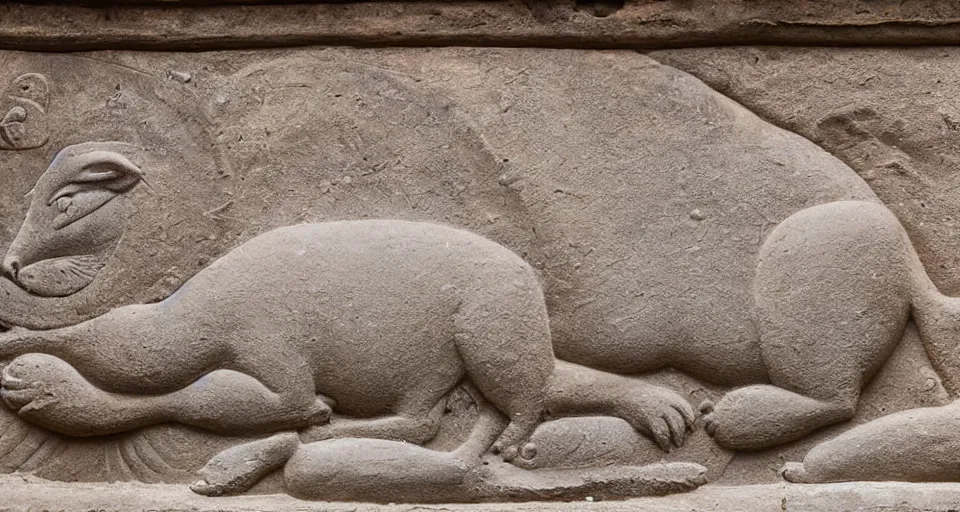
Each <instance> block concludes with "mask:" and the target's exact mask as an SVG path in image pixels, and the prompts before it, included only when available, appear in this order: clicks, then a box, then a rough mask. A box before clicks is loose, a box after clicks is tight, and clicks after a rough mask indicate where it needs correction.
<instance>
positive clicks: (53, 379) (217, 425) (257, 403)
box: [0, 354, 331, 436]
mask: <svg viewBox="0 0 960 512" xmlns="http://www.w3.org/2000/svg"><path fill="white" fill-rule="evenodd" d="M0 397H2V399H3V401H4V403H5V404H6V405H7V406H8V407H10V408H11V409H12V410H13V411H15V412H17V413H18V414H19V415H20V417H22V418H23V419H25V420H26V421H29V422H31V423H34V424H36V425H39V426H41V427H44V428H47V429H49V430H52V431H54V432H58V433H61V434H65V435H70V436H95V435H106V434H113V433H117V432H126V431H129V430H133V429H136V428H140V427H145V426H148V425H154V424H158V423H166V422H179V423H183V424H187V425H191V426H194V427H199V428H204V429H207V430H212V431H215V432H219V433H223V434H232V435H238V434H261V433H269V432H276V431H280V430H285V429H291V428H303V427H306V426H308V425H315V424H322V423H324V422H326V421H328V420H329V417H330V414H331V409H330V407H329V406H328V405H327V404H326V403H324V401H322V400H318V399H317V398H316V396H315V395H313V394H312V392H310V391H307V392H306V393H303V394H302V396H301V394H299V393H297V394H295V393H288V394H277V393H274V392H272V391H271V390H269V389H267V388H266V387H265V386H264V385H263V384H261V383H260V382H259V381H258V380H256V379H254V378H253V377H250V376H248V375H245V374H242V373H239V372H234V371H229V370H217V371H215V372H212V373H209V374H207V375H205V376H203V377H202V378H200V379H199V380H197V381H196V382H194V383H193V384H191V385H190V386H188V387H186V388H184V389H181V390H179V391H175V392H173V393H168V394H162V395H124V394H118V393H109V392H106V391H103V390H102V389H99V388H98V387H96V386H94V385H93V384H91V383H90V382H89V381H87V379H85V378H84V377H83V376H82V375H81V374H80V373H79V372H78V371H77V370H76V369H75V368H73V367H72V366H70V365H69V364H68V363H67V362H66V361H64V360H62V359H59V358H57V357H54V356H51V355H46V354H26V355H24V356H20V357H18V358H16V359H15V360H13V361H12V362H11V363H10V364H9V365H8V366H7V367H6V368H5V369H4V370H3V373H2V376H0Z"/></svg>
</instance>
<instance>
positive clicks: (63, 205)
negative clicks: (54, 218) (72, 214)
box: [57, 196, 73, 213]
mask: <svg viewBox="0 0 960 512" xmlns="http://www.w3.org/2000/svg"><path fill="white" fill-rule="evenodd" d="M71 204H73V198H72V197H70V196H62V197H58V198H57V209H58V210H60V212H61V213H67V210H68V209H69V208H70V205H71Z"/></svg>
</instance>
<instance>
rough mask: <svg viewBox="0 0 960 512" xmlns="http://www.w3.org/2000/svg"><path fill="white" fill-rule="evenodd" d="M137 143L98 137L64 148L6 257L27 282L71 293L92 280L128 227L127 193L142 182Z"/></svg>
mask: <svg viewBox="0 0 960 512" xmlns="http://www.w3.org/2000/svg"><path fill="white" fill-rule="evenodd" d="M136 153H137V150H136V148H134V147H133V146H131V145H129V144H124V143H120V142H90V143H84V144H77V145H74V146H69V147H67V148H65V149H64V150H62V151H60V153H59V154H58V155H57V157H56V158H55V159H54V160H53V162H52V163H51V164H50V167H49V168H47V171H46V172H44V174H43V176H41V177H40V180H39V181H38V182H37V184H36V186H35V187H34V188H33V190H31V191H30V193H29V194H27V197H28V198H29V200H30V209H29V211H28V213H27V216H26V219H25V220H24V222H23V224H22V225H21V227H20V231H19V233H18V234H17V237H16V238H15V239H14V241H13V243H12V244H11V245H10V248H9V250H8V251H7V254H6V256H5V257H4V260H3V271H4V273H5V274H6V275H7V276H8V277H9V278H10V279H12V280H13V281H14V282H16V283H17V284H18V285H19V286H20V287H22V288H23V289H25V290H27V291H29V292H31V293H33V294H36V295H41V296H45V297H64V296H67V295H71V294H74V293H76V292H78V291H80V290H82V289H83V288H85V287H86V286H87V285H89V284H90V283H91V282H92V281H93V280H94V279H95V278H96V276H97V274H98V273H99V272H100V269H102V268H103V267H104V265H105V264H106V261H107V259H108V258H109V257H110V256H111V254H112V253H113V251H114V249H115V248H116V246H117V242H118V241H119V240H120V237H121V235H122V234H123V230H124V225H125V222H124V221H125V219H124V207H123V195H124V194H125V193H126V192H128V191H129V190H131V189H132V188H133V187H135V186H136V185H137V183H139V182H140V180H141V179H142V176H143V172H142V171H141V170H140V168H139V167H138V166H137V165H136V164H134V163H133V161H132V159H135V158H136Z"/></svg>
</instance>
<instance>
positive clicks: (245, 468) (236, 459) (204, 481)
mask: <svg viewBox="0 0 960 512" xmlns="http://www.w3.org/2000/svg"><path fill="white" fill-rule="evenodd" d="M299 445H300V438H299V437H298V436H297V434H295V433H290V432H287V433H283V434H277V435H274V436H271V437H268V438H266V439H260V440H257V441H252V442H249V443H245V444H241V445H239V446H234V447H232V448H229V449H227V450H224V451H222V452H220V453H219V454H217V455H216V456H214V457H213V458H212V459H210V462H207V464H206V465H205V466H204V467H203V469H201V470H200V471H199V472H198V473H199V475H200V478H201V480H198V481H197V482H195V483H194V484H193V485H191V486H190V490H192V491H193V492H195V493H197V494H202V495H204V496H225V495H235V494H241V493H243V492H246V491H248V490H249V489H250V488H251V487H253V486H254V485H256V483H257V482H259V481H260V480H261V479H262V478H263V477H265V476H267V475H268V474H270V473H272V472H273V471H275V470H277V469H279V468H280V467H281V466H283V465H284V464H285V463H286V462H287V460H289V459H290V457H292V456H293V453H294V452H295V451H296V449H297V446H299Z"/></svg>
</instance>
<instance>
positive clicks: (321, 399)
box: [307, 395, 336, 427]
mask: <svg viewBox="0 0 960 512" xmlns="http://www.w3.org/2000/svg"><path fill="white" fill-rule="evenodd" d="M335 406H336V402H334V401H333V400H332V399H331V398H328V397H326V396H323V395H317V399H316V400H315V401H314V402H313V405H312V406H311V407H310V408H309V409H308V410H307V426H308V427H314V426H320V425H327V424H329V423H330V419H331V418H332V417H333V407H335Z"/></svg>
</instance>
